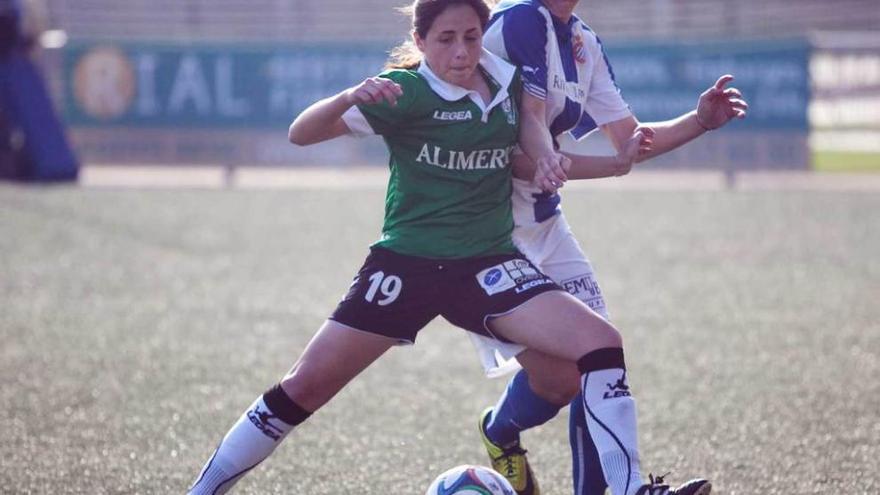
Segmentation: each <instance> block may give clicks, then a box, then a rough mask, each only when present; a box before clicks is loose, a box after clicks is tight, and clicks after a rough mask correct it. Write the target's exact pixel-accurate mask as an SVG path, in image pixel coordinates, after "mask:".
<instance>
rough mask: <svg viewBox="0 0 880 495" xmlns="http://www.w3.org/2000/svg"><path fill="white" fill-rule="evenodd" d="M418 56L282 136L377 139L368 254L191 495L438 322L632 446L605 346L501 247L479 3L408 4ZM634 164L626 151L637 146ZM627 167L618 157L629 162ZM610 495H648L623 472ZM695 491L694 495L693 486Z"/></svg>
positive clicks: (598, 325) (500, 194)
mask: <svg viewBox="0 0 880 495" xmlns="http://www.w3.org/2000/svg"><path fill="white" fill-rule="evenodd" d="M412 10H413V27H414V29H413V39H414V42H415V46H416V47H417V51H416V52H415V53H412V52H410V51H408V50H407V49H401V50H398V51H397V52H396V55H395V61H396V64H395V66H397V67H398V68H397V69H394V70H390V71H387V72H385V73H383V74H382V75H381V76H380V77H375V78H370V79H367V80H365V81H364V82H362V83H361V84H358V85H357V86H354V87H352V88H350V89H348V90H346V91H343V92H342V93H339V94H337V95H335V96H332V97H330V98H327V99H324V100H321V101H319V102H317V103H315V104H313V105H312V106H310V107H309V108H308V109H306V110H305V111H304V112H303V113H302V114H300V115H299V116H298V117H297V118H296V120H295V121H294V122H293V124H291V127H290V132H289V137H290V140H291V141H292V142H293V143H296V144H300V145H306V144H311V143H317V142H321V141H326V140H328V139H333V138H335V137H338V136H341V135H343V134H379V135H382V136H383V137H384V139H385V142H386V144H387V146H388V149H389V153H390V160H389V166H390V169H391V178H390V180H389V186H388V192H387V197H386V211H385V222H384V226H383V229H382V235H381V237H380V239H379V240H378V241H377V242H376V243H374V244H373V246H372V249H371V252H370V254H369V256H367V259H366V261H365V262H364V265H363V267H362V268H361V270H360V271H359V272H358V274H357V277H356V278H355V281H354V283H353V284H352V286H351V288H350V289H349V292H348V294H347V295H346V296H345V298H344V299H343V300H342V301H341V302H340V303H339V305H338V306H337V308H336V310H335V311H334V312H333V314H332V315H331V316H330V317H329V318H328V320H327V321H325V322H324V324H323V325H322V326H321V328H320V329H319V330H318V332H317V333H316V335H315V336H314V337H313V338H312V341H311V342H310V343H309V345H308V346H307V347H306V349H305V351H303V354H302V355H301V356H300V358H299V359H298V360H297V362H296V363H295V364H294V365H293V368H292V369H291V370H290V371H289V372H288V373H287V375H285V376H284V377H283V378H282V380H281V381H280V383H278V384H277V385H275V386H273V387H271V388H269V389H268V390H267V391H266V392H265V393H263V394H262V395H261V396H260V397H258V398H257V399H256V401H255V402H254V403H253V404H252V405H251V406H250V407H249V408H248V409H247V410H246V411H245V412H244V414H243V415H242V416H241V417H240V418H239V420H238V421H237V422H236V423H235V424H234V425H233V426H232V428H231V430H230V431H229V432H228V433H227V434H226V436H225V437H224V438H223V440H222V442H221V443H220V445H219V447H218V448H217V449H216V451H215V452H214V454H213V455H212V456H211V458H210V460H209V461H208V462H207V463H206V465H205V467H204V468H203V470H202V472H201V474H200V475H199V477H198V478H197V479H196V481H195V483H194V484H193V486H192V488H191V491H190V493H193V494H205V493H211V494H215V493H225V492H226V491H227V490H229V488H230V487H231V486H232V485H233V484H234V483H235V482H236V481H237V480H238V479H240V478H241V477H242V476H243V475H244V474H245V473H247V472H248V471H249V470H250V469H252V468H253V467H255V466H256V465H257V464H259V463H260V462H261V461H262V460H263V459H265V458H266V457H268V456H269V455H270V454H271V453H272V451H273V450H274V449H275V447H276V446H277V445H278V443H279V442H280V441H281V440H282V439H284V438H285V437H286V436H287V435H288V433H289V432H290V431H291V430H292V429H293V428H294V427H295V426H296V425H298V424H300V423H302V422H303V421H305V420H306V419H307V418H308V417H309V416H310V415H311V414H312V413H314V412H315V411H317V410H318V409H319V408H320V407H321V406H323V405H324V404H325V403H327V402H328V401H329V400H330V399H331V398H332V397H333V396H334V395H335V394H336V393H337V392H339V390H341V389H342V388H343V387H344V386H345V385H346V384H347V383H348V382H349V381H350V380H352V379H353V378H354V377H355V376H357V375H358V374H359V373H360V372H361V371H362V370H364V369H365V368H366V367H367V366H369V365H370V363H372V362H373V361H374V360H376V359H378V358H379V356H381V355H382V354H383V353H384V352H385V351H387V350H388V349H389V348H390V347H392V346H393V345H395V344H399V343H412V342H414V341H415V338H416V335H417V333H418V332H419V330H420V329H421V328H422V327H424V326H425V325H426V324H427V323H428V322H429V321H431V320H432V319H433V318H435V317H436V316H438V315H442V316H444V317H445V318H446V319H447V320H449V321H450V322H452V323H453V324H455V325H457V326H459V327H461V328H464V329H465V330H468V331H470V332H474V333H477V334H480V335H483V336H486V337H489V338H492V339H497V340H499V341H503V342H515V343H517V344H521V345H524V346H526V347H527V348H529V349H535V350H537V351H539V352H541V353H543V354H544V355H547V356H553V357H555V358H559V359H562V360H564V361H566V362H569V363H576V365H577V366H578V367H579V368H580V372H581V376H582V388H583V397H584V404H583V407H586V408H588V409H589V410H590V411H591V412H590V413H591V414H593V415H595V416H596V417H598V418H600V420H601V421H602V422H603V424H606V425H608V432H609V434H608V435H609V436H608V440H609V441H612V440H611V439H612V438H623V439H625V440H624V441H625V442H626V445H629V444H630V443H632V442H630V441H629V440H628V437H630V436H631V435H632V434H633V432H634V431H635V421H636V418H635V409H634V406H633V403H632V399H631V397H629V396H628V394H625V395H624V394H615V395H614V396H612V397H607V396H606V395H607V394H605V391H604V388H605V387H604V384H605V382H606V381H608V380H611V381H615V382H620V383H624V382H625V380H624V379H623V378H622V377H624V376H625V364H624V358H623V349H622V343H621V339H620V334H619V332H618V331H617V330H616V329H615V328H614V327H613V326H612V325H610V324H609V323H607V322H606V321H605V320H603V319H602V318H601V317H599V316H598V315H596V314H595V313H594V312H592V311H590V310H589V308H588V307H587V306H586V305H584V304H583V303H581V302H580V301H578V300H577V299H576V298H575V297H573V296H571V295H570V294H568V293H567V292H565V291H563V290H561V288H560V287H559V286H558V285H556V284H555V283H553V282H552V281H551V280H550V279H549V278H548V277H546V276H545V275H544V274H542V273H541V272H540V271H539V270H537V269H536V268H535V267H534V266H533V265H532V264H531V263H530V262H529V261H528V260H527V259H526V258H525V257H524V256H523V255H521V254H520V253H518V252H517V251H516V249H515V247H514V245H513V241H512V239H511V231H512V229H513V218H512V213H511V201H510V193H511V187H512V186H511V172H510V161H509V158H510V154H511V151H512V149H513V148H514V146H515V144H516V142H517V134H518V124H519V98H520V89H521V88H520V84H519V79H518V78H517V73H516V70H515V68H514V67H513V66H512V65H510V64H508V63H506V62H504V61H503V60H501V59H500V58H498V57H496V56H494V55H492V54H491V53H489V52H487V51H485V50H483V49H482V35H483V28H484V26H485V25H486V23H487V22H488V18H489V9H488V7H487V6H486V5H485V4H484V3H483V1H482V0H416V1H415V2H414V4H413V9H412ZM635 141H636V146H635V147H636V149H638V148H639V142H638V138H637V137H636V139H635ZM632 156H633V155H630V159H632ZM620 462H621V464H620V468H621V473H622V475H623V476H625V477H626V483H625V485H621V487H620V488H621V489H620V491H618V492H615V495H632V494H633V493H635V492H636V491H637V490H638V491H639V493H640V494H641V493H648V490H650V489H652V487H653V484H651V483H649V484H643V482H642V480H641V478H640V477H639V476H638V473H637V472H636V471H633V470H632V468H631V465H630V464H629V462H628V460H627V459H625V458H623V457H621V458H620ZM700 483H703V484H705V481H701V482H700Z"/></svg>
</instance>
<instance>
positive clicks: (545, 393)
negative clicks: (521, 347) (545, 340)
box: [517, 350, 580, 406]
mask: <svg viewBox="0 0 880 495" xmlns="http://www.w3.org/2000/svg"><path fill="white" fill-rule="evenodd" d="M517 359H518V360H519V362H520V364H522V366H523V369H525V370H526V374H527V375H528V380H529V388H531V389H532V391H534V392H535V393H536V394H537V395H538V396H540V397H541V398H543V399H544V400H546V401H548V402H550V403H552V404H556V405H558V406H563V405H565V404H568V403H569V402H571V400H572V399H573V398H574V397H575V395H577V393H578V392H579V391H580V373H579V372H578V369H577V365H576V364H575V363H573V362H571V361H566V360H563V359H559V358H555V357H552V356H549V355H547V354H543V353H539V352H537V351H533V350H526V351H525V352H523V353H522V354H520V355H519V356H517Z"/></svg>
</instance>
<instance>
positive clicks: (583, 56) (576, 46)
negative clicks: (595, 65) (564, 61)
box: [571, 34, 587, 64]
mask: <svg viewBox="0 0 880 495" xmlns="http://www.w3.org/2000/svg"><path fill="white" fill-rule="evenodd" d="M571 46H572V51H573V52H574V59H575V60H577V62H578V63H579V64H585V63H587V48H586V46H584V37H583V36H581V35H580V34H576V35H574V36H573V37H572V42H571Z"/></svg>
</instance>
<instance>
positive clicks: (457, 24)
mask: <svg viewBox="0 0 880 495" xmlns="http://www.w3.org/2000/svg"><path fill="white" fill-rule="evenodd" d="M413 37H414V39H415V42H416V45H417V46H418V47H419V50H421V51H422V53H423V54H424V56H425V61H426V62H428V66H429V67H431V70H432V71H434V73H435V74H437V76H438V77H440V78H441V79H443V80H444V81H446V82H448V83H451V84H455V85H456V86H462V87H465V88H471V87H472V86H473V83H474V78H475V77H478V74H477V72H476V68H477V62H479V61H480V53H481V52H482V47H483V28H482V24H481V23H480V18H479V16H477V13H476V12H475V11H474V9H473V8H471V7H470V6H469V5H463V4H458V5H452V6H450V7H448V8H447V9H446V10H444V11H443V13H441V14H440V15H438V16H437V18H436V19H434V24H433V25H431V29H429V30H428V32H427V34H426V35H425V37H424V38H421V37H420V36H419V35H418V33H415V34H413Z"/></svg>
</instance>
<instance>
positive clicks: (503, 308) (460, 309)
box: [330, 248, 562, 343]
mask: <svg viewBox="0 0 880 495" xmlns="http://www.w3.org/2000/svg"><path fill="white" fill-rule="evenodd" d="M551 290H562V288H560V287H559V286H558V285H556V283H555V282H553V280H551V279H550V278H549V277H547V276H546V275H544V274H543V273H541V271H540V270H538V269H537V268H536V267H535V266H534V265H532V263H531V262H530V261H528V260H527V259H526V258H525V256H523V255H522V254H519V253H516V254H504V255H498V256H486V257H478V258H465V259H453V260H438V259H430V258H419V257H416V256H406V255H403V254H398V253H395V252H393V251H390V250H388V249H384V248H373V249H372V250H371V251H370V255H369V256H367V259H366V261H365V262H364V265H363V267H361V269H360V271H359V272H358V274H357V276H356V277H355V279H354V282H352V284H351V288H350V289H349V291H348V294H346V295H345V298H344V299H343V300H342V301H341V302H340V303H339V306H337V307H336V311H334V312H333V315H332V316H330V319H331V320H334V321H337V322H339V323H342V324H344V325H347V326H350V327H353V328H357V329H358V330H363V331H366V332H370V333H375V334H379V335H384V336H386V337H391V338H394V339H398V340H400V341H402V342H409V343H413V342H415V340H416V334H418V333H419V330H421V329H422V328H424V327H425V325H427V324H428V322H430V321H431V320H433V319H434V318H435V317H437V316H438V315H439V316H443V317H444V318H446V319H447V320H448V321H449V322H450V323H452V324H453V325H455V326H458V327H461V328H463V329H465V330H469V331H471V332H475V333H478V334H481V335H485V336H488V337H492V338H496V339H498V340H501V341H504V342H508V341H507V340H506V339H504V338H501V337H500V336H497V335H493V334H492V332H491V331H490V330H489V328H488V326H487V322H488V321H489V319H491V318H492V317H494V316H501V315H503V314H505V313H509V312H510V311H512V310H514V309H516V308H517V307H518V306H520V305H521V304H522V303H524V302H526V301H528V300H529V299H531V298H533V297H535V296H536V295H538V294H541V293H544V292H547V291H551Z"/></svg>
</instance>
